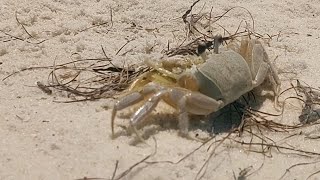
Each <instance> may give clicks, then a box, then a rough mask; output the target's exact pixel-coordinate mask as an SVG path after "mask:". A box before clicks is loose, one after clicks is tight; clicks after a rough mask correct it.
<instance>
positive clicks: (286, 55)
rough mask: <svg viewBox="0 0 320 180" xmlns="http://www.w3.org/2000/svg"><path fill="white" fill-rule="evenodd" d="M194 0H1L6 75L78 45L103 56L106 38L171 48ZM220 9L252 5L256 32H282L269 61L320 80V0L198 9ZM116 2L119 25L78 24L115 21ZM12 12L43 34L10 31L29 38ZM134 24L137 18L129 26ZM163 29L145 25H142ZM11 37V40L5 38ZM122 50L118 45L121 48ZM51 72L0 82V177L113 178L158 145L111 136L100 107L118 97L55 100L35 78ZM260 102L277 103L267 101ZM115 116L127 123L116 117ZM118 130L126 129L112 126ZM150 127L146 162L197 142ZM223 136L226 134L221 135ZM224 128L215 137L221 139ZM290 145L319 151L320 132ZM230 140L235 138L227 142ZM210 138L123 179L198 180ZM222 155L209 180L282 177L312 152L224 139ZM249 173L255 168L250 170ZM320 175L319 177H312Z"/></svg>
mask: <svg viewBox="0 0 320 180" xmlns="http://www.w3.org/2000/svg"><path fill="white" fill-rule="evenodd" d="M192 2H193V1H190V0H188V1H183V0H175V1H171V0H165V1H155V0H153V1H151V0H150V1H145V2H140V1H138V0H131V1H120V0H96V1H84V0H83V1H81V0H59V1H57V0H54V1H51V0H43V1H36V0H29V1H18V0H1V1H0V17H1V20H0V30H1V31H2V32H0V79H3V78H4V77H5V76H7V75H9V74H10V73H12V72H14V71H16V70H19V69H21V68H26V67H31V66H49V65H52V64H53V62H54V60H55V61H56V62H57V63H62V62H68V61H70V56H71V55H72V54H73V53H78V54H79V55H80V56H81V57H82V58H98V57H103V54H102V52H101V46H103V47H104V48H105V50H106V52H107V53H108V55H109V56H110V57H112V58H114V59H120V60H121V59H122V60H123V59H125V60H128V61H130V62H141V57H142V56H143V55H144V54H145V47H146V46H147V45H154V44H156V46H155V48H154V51H153V53H154V56H156V54H159V52H160V51H161V50H162V49H164V48H166V45H167V42H168V41H170V42H171V46H175V45H177V44H179V43H181V41H182V40H183V38H184V37H185V32H184V28H183V22H182V20H181V18H180V17H181V16H182V15H183V13H184V12H185V11H186V10H187V9H188V8H189V7H190V5H191V4H192ZM204 4H205V6H204V9H203V11H206V12H209V11H210V8H211V7H212V6H213V15H214V16H217V15H221V14H222V13H223V12H225V11H226V10H227V9H229V8H231V7H234V6H242V7H245V8H247V9H248V10H249V11H250V12H251V13H252V15H253V17H254V19H255V30H256V31H257V32H259V33H261V34H266V33H267V34H270V35H273V34H278V33H279V32H281V36H280V37H279V39H278V41H277V39H276V38H274V39H273V41H271V43H270V47H266V49H267V51H268V53H269V56H270V59H274V58H275V57H276V56H278V58H277V60H276V66H277V68H278V69H279V70H280V71H285V72H295V73H297V76H296V78H299V79H301V80H303V81H305V82H307V83H308V84H310V85H312V86H314V87H319V85H320V82H319V81H318V77H319V76H320V71H319V69H320V63H319V57H320V39H319V36H320V34H319V32H320V31H319V30H320V29H319V28H320V26H319V25H320V24H319V23H320V4H319V1H317V0H305V1H300V0H293V1H279V0H270V1H253V2H251V1H250V2H249V1H235V0H233V1H231V0H230V1H204V0H203V1H200V2H199V3H198V5H197V6H196V7H195V11H196V12H198V11H199V10H200V9H201V8H202V6H203V5H204ZM110 8H112V9H113V26H112V27H111V24H108V25H106V26H101V27H96V28H92V29H89V30H86V31H83V32H79V31H81V30H83V29H85V28H87V27H90V26H92V24H98V23H103V22H110V20H111V19H110ZM15 12H17V17H18V19H19V20H20V22H21V23H23V24H25V28H26V29H27V31H28V32H29V33H30V34H31V35H32V36H34V37H35V38H36V39H30V40H29V41H30V42H35V43H36V42H39V41H41V40H46V41H45V42H43V43H41V44H39V45H37V44H31V43H27V42H24V41H20V40H14V39H11V40H10V37H9V36H8V35H5V34H4V33H3V32H6V33H8V34H10V35H13V36H16V37H20V38H23V39H25V38H27V37H28V35H27V34H26V32H25V31H24V30H23V29H22V27H21V26H20V25H19V24H18V23H17V21H16V18H15ZM241 20H246V21H247V22H248V23H251V19H250V17H249V16H248V13H247V12H246V11H245V10H243V9H237V10H234V11H232V12H231V13H229V14H228V17H226V18H223V19H221V20H220V21H219V22H218V23H219V24H221V25H223V26H224V27H226V28H227V29H228V30H230V32H234V31H235V29H236V28H237V26H238V24H239V22H240V21H241ZM132 23H135V24H136V25H137V26H141V27H135V28H130V27H131V26H132ZM153 28H157V29H158V31H156V30H154V31H150V32H147V31H146V30H145V29H153ZM126 38H127V39H129V40H133V41H132V42H131V43H129V44H128V45H127V46H126V47H125V48H124V49H123V50H122V53H124V52H126V51H128V53H127V54H126V55H124V56H121V57H120V56H115V53H116V51H117V50H118V49H119V48H120V47H121V46H122V45H123V44H124V43H125V42H126ZM7 40H10V41H7ZM120 54H121V53H120ZM48 73H49V70H33V71H25V72H22V73H19V74H17V75H15V76H12V77H11V78H9V79H7V80H5V81H1V82H0V137H1V144H0V179H6V180H7V179H15V180H16V179H46V180H47V179H76V178H83V177H100V178H107V179H109V178H111V177H112V173H113V170H114V166H115V163H116V161H117V160H118V161H119V166H118V171H117V172H118V173H117V174H119V173H120V172H123V171H124V170H126V169H128V168H129V167H130V166H131V165H133V164H134V163H136V162H138V161H139V160H141V159H143V158H144V157H146V156H147V155H149V154H150V153H151V152H153V150H154V148H153V144H154V141H153V138H151V137H150V138H148V139H147V143H148V144H150V145H151V146H150V147H149V146H146V145H144V144H138V145H136V146H133V145H130V142H131V141H132V139H133V138H134V136H120V137H118V138H117V139H115V140H111V139H110V133H111V129H110V110H108V111H105V110H103V108H101V106H103V105H106V104H107V105H112V103H111V100H109V99H108V100H106V99H102V100H100V101H96V102H79V103H70V104H60V103H54V102H53V100H55V99H59V100H61V99H63V100H67V99H66V98H65V99H64V98H62V97H61V93H58V92H54V93H53V95H51V96H49V95H47V94H45V93H43V92H42V91H41V90H40V89H38V88H37V87H32V86H35V83H36V82H37V81H42V82H46V80H47V76H48ZM280 77H281V81H282V82H283V87H282V89H285V88H286V87H288V84H289V81H288V79H289V78H292V77H295V76H294V75H292V74H281V75H280ZM299 108H300V107H299V106H295V108H293V107H291V109H288V110H286V111H285V115H284V118H283V119H282V120H281V119H279V118H278V119H275V120H278V121H281V122H283V123H297V122H298V119H297V116H298V115H299V112H300V110H301V109H299ZM262 109H263V110H270V111H271V112H274V111H273V110H272V106H271V103H270V102H269V101H267V102H266V103H265V104H264V105H263V107H262ZM117 122H121V120H120V119H117ZM116 130H117V131H121V129H120V128H116ZM318 130H319V127H317V126H313V127H311V128H306V129H301V131H302V132H311V133H312V134H313V135H317V134H318ZM290 134H293V132H291V133H287V134H280V133H267V135H268V136H269V137H272V138H273V139H274V140H276V141H277V140H281V139H282V138H283V137H286V136H289V135H290ZM152 135H154V137H155V138H156V139H157V144H158V149H157V154H156V155H155V156H154V157H152V158H150V159H149V160H151V161H155V160H158V161H160V160H170V161H177V160H179V159H180V158H182V157H183V156H185V155H186V154H188V153H189V152H190V151H192V150H193V149H195V148H196V147H198V146H199V145H200V143H198V142H195V141H191V140H187V139H185V138H181V137H179V136H178V135H177V130H176V129H174V128H162V129H161V128H160V129H159V130H158V131H155V132H154V133H153V134H152ZM222 136H225V134H224V135H222ZM222 136H219V138H221V137H222ZM286 143H290V144H291V145H294V147H297V148H301V149H304V150H308V151H314V152H320V145H319V144H318V140H308V139H305V138H304V136H303V135H301V136H295V137H293V138H289V139H287V140H286V141H284V142H283V141H282V142H281V143H279V145H287V144H286ZM227 144H230V143H227ZM206 150H207V146H206V147H203V148H201V149H200V150H199V151H197V152H196V153H195V154H193V155H192V156H190V157H189V158H187V159H185V160H184V161H182V162H181V163H179V164H154V165H149V166H147V165H145V164H142V165H139V166H138V167H137V168H135V169H133V170H132V171H131V173H129V174H128V175H127V176H126V177H125V178H124V179H194V178H195V177H196V174H197V172H198V171H199V169H200V168H201V166H202V164H203V163H204V160H205V159H207V157H208V156H209V153H208V152H207V151H206ZM217 153H218V155H217V156H215V157H212V158H211V159H210V163H209V166H208V167H207V172H206V173H205V175H204V177H203V179H233V172H234V173H235V174H236V176H237V175H238V174H239V172H240V170H241V169H244V168H247V167H249V166H252V170H251V171H250V172H253V171H254V170H257V169H259V167H260V166H261V164H263V166H262V167H261V169H260V170H258V171H257V172H256V173H254V174H252V175H251V176H249V177H248V179H278V178H280V177H281V175H282V174H283V173H285V171H286V169H287V168H289V167H290V166H291V165H293V164H296V163H301V162H312V161H314V160H315V157H314V158H306V157H301V156H296V155H282V154H279V153H277V152H276V151H273V153H272V155H273V157H272V158H264V157H263V156H262V155H261V154H255V153H247V152H245V151H244V149H243V148H241V147H240V146H239V145H237V147H235V148H231V147H227V146H226V145H223V146H222V148H220V149H218V150H217ZM319 168H320V163H316V164H311V165H306V166H299V167H296V168H294V169H292V170H291V171H290V172H289V173H288V174H286V176H285V177H284V179H306V178H307V177H308V176H309V175H310V174H312V173H313V172H316V171H317V170H319ZM250 172H249V173H250ZM317 178H320V174H319V175H315V176H312V177H311V179H317Z"/></svg>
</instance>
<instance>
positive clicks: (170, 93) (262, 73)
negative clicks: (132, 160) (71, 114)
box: [111, 36, 280, 141]
mask: <svg viewBox="0 0 320 180" xmlns="http://www.w3.org/2000/svg"><path fill="white" fill-rule="evenodd" d="M219 38H220V39H221V36H215V40H217V39H218V40H219ZM217 42H221V41H215V43H214V49H215V50H214V51H215V52H214V53H211V54H207V55H201V57H199V56H193V57H191V59H192V58H194V59H197V58H198V59H199V58H200V60H203V62H201V61H197V62H198V63H192V64H193V65H191V68H187V69H185V70H184V71H183V72H182V73H180V74H178V73H174V72H172V71H171V70H168V68H164V67H163V65H160V64H158V63H154V62H152V61H150V60H147V61H146V63H147V65H149V66H151V67H152V68H153V69H154V70H152V71H150V72H147V73H146V74H144V75H142V76H141V77H140V78H138V79H137V80H136V81H135V82H134V83H133V84H132V85H131V87H130V88H129V89H130V90H131V92H130V93H129V94H128V95H126V96H124V97H122V98H121V99H120V100H118V101H117V102H116V103H115V105H114V108H113V111H112V117H111V126H112V127H111V129H112V136H114V119H115V116H116V113H117V111H119V110H122V109H124V108H127V107H129V106H132V105H134V104H137V103H138V102H141V101H143V102H144V104H143V105H142V106H141V107H140V108H139V109H138V110H137V111H136V112H135V113H134V114H133V116H132V117H131V119H130V125H131V127H132V128H133V130H134V132H135V133H136V135H137V136H138V138H139V139H140V140H141V141H144V140H143V138H142V137H141V136H140V135H139V133H138V131H137V129H136V127H135V126H136V125H137V124H138V123H139V122H141V121H143V120H144V119H145V118H146V117H147V115H149V114H150V113H151V112H152V111H153V110H154V109H155V107H156V106H157V104H158V103H159V102H160V100H163V101H164V102H165V103H167V104H169V105H170V106H172V107H173V108H175V109H176V110H177V111H178V121H179V122H178V124H179V128H180V133H181V135H183V136H187V137H188V127H189V116H188V115H189V114H194V115H208V114H210V113H213V112H216V111H218V110H219V109H221V108H222V107H224V106H226V105H227V104H229V103H232V102H233V101H235V100H237V99H238V98H239V97H240V96H242V95H243V94H245V93H247V92H249V91H251V90H252V89H253V88H255V87H257V86H259V85H260V84H262V82H263V81H264V80H265V79H266V77H267V76H269V75H271V76H269V77H271V78H273V80H274V81H272V82H273V83H274V96H275V103H276V104H277V102H278V99H277V97H278V95H279V88H280V80H279V78H278V75H277V73H276V71H275V69H274V67H273V65H272V64H271V62H270V61H269V58H268V55H267V53H266V51H265V49H264V48H263V46H262V44H261V42H260V41H259V40H257V39H250V38H243V39H242V40H241V42H240V45H239V44H237V43H230V44H229V45H228V48H227V49H226V50H222V51H220V52H218V51H219V50H218V46H219V43H217ZM189 62H191V61H189Z"/></svg>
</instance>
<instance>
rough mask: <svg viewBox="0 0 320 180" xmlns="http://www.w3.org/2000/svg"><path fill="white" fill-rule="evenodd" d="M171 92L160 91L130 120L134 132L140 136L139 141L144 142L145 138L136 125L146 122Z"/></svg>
mask: <svg viewBox="0 0 320 180" xmlns="http://www.w3.org/2000/svg"><path fill="white" fill-rule="evenodd" d="M169 92H170V90H160V91H159V92H157V93H156V94H154V95H153V96H152V97H150V98H149V99H148V100H147V102H145V104H144V105H143V106H142V107H140V108H139V109H138V110H137V111H136V113H134V115H133V116H132V118H131V119H130V125H131V127H132V128H133V130H134V132H135V133H136V135H137V136H138V138H139V140H140V141H142V142H144V140H143V138H142V137H141V136H140V134H139V133H138V130H137V128H136V127H135V126H136V124H138V123H139V122H140V121H142V120H144V119H145V118H146V117H147V115H149V114H150V113H151V112H152V111H153V110H154V108H155V107H156V106H157V105H158V103H159V102H160V100H161V99H162V98H163V96H164V95H166V94H168V93H169Z"/></svg>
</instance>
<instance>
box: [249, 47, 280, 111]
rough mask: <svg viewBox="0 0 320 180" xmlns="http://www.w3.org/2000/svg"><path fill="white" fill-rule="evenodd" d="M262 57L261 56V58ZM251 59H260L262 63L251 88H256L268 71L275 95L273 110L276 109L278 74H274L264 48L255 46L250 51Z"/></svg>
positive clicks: (278, 86) (278, 87)
mask: <svg viewBox="0 0 320 180" xmlns="http://www.w3.org/2000/svg"><path fill="white" fill-rule="evenodd" d="M258 51H262V52H258ZM261 55H262V56H261ZM252 58H253V59H259V58H262V61H261V62H262V63H261V65H260V67H259V69H258V71H257V75H256V77H255V79H254V83H253V86H254V87H255V86H257V85H260V84H261V83H262V82H263V81H264V79H265V77H267V74H268V71H270V74H271V75H272V77H273V80H274V83H275V84H274V90H273V91H274V93H275V100H274V101H275V108H277V107H278V105H279V102H278V97H279V93H280V85H281V82H280V79H279V77H278V74H277V73H276V70H275V68H274V66H273V65H272V63H271V62H270V60H269V58H268V55H267V53H266V52H265V50H264V48H263V47H262V45H261V44H256V45H255V46H254V48H253V50H252Z"/></svg>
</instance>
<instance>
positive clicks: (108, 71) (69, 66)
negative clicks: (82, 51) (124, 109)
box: [48, 58, 150, 100]
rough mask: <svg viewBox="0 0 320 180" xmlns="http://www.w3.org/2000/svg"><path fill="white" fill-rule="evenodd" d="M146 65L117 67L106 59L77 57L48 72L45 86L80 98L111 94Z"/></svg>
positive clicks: (119, 89) (91, 98) (121, 89)
mask: <svg viewBox="0 0 320 180" xmlns="http://www.w3.org/2000/svg"><path fill="white" fill-rule="evenodd" d="M149 69H150V68H148V67H136V66H134V65H127V66H125V65H123V66H117V65H114V64H113V63H112V60H111V59H109V58H102V59H81V60H76V61H72V62H68V63H65V64H60V65H55V66H54V68H53V70H52V71H51V72H50V74H49V78H48V83H49V85H48V87H52V88H55V89H58V90H61V91H66V92H68V95H69V96H70V95H74V96H81V97H83V98H84V99H83V100H94V99H100V98H107V97H109V98H110V97H114V95H116V94H117V93H119V92H121V91H123V90H124V89H126V88H127V87H128V86H129V85H130V84H131V83H132V82H133V81H134V80H135V78H136V77H137V76H139V75H140V74H143V73H144V72H146V71H148V70H149Z"/></svg>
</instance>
